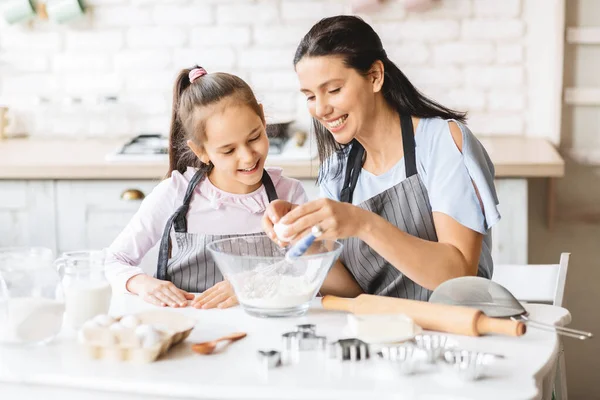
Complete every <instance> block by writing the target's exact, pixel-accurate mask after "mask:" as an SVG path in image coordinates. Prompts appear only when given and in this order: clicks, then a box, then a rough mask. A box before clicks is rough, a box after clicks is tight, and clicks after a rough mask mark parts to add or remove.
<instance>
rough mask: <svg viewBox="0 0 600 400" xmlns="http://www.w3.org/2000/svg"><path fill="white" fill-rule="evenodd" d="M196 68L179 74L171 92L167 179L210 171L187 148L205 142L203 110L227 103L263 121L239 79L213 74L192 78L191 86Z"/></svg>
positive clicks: (249, 94)
mask: <svg viewBox="0 0 600 400" xmlns="http://www.w3.org/2000/svg"><path fill="white" fill-rule="evenodd" d="M197 68H201V67H198V66H196V67H194V68H190V69H183V70H181V72H180V73H179V75H178V76H177V80H176V81H175V87H174V88H173V111H172V114H171V129H170V134H169V172H168V173H167V177H170V176H171V174H172V173H173V171H179V172H181V173H184V172H185V170H186V169H187V167H188V166H191V167H195V168H200V169H204V170H205V171H206V173H208V172H210V170H211V169H212V163H210V162H209V163H208V164H204V163H203V162H202V161H200V160H199V159H198V157H197V156H196V155H195V154H194V153H193V152H192V151H191V149H190V148H189V146H188V145H187V141H188V140H192V141H194V142H196V143H197V144H198V145H202V142H203V140H204V139H205V138H206V132H205V127H206V115H205V113H204V112H203V111H204V110H203V109H204V108H205V107H207V106H210V105H215V104H217V103H218V102H220V101H221V100H224V99H228V100H231V101H232V102H234V104H235V103H237V104H244V105H247V106H249V107H250V108H251V109H252V110H254V111H255V112H256V114H257V115H258V116H260V117H261V119H263V121H264V116H263V113H262V109H261V107H260V105H259V104H258V101H257V100H256V97H255V96H254V92H253V91H252V89H251V88H250V86H248V84H247V83H246V82H244V80H243V79H241V78H239V77H237V76H235V75H231V74H227V73H224V72H216V73H212V74H205V75H201V76H199V77H197V78H195V77H193V82H190V72H191V71H193V70H196V69H197ZM204 73H205V72H204Z"/></svg>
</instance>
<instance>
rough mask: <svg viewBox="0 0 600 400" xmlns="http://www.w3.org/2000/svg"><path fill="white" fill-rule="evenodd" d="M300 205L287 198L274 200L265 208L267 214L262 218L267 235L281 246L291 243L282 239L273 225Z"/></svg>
mask: <svg viewBox="0 0 600 400" xmlns="http://www.w3.org/2000/svg"><path fill="white" fill-rule="evenodd" d="M296 207H298V206H297V205H296V204H292V203H290V202H289V201H285V200H274V201H272V202H271V203H270V204H269V205H268V206H267V209H266V210H265V214H264V215H263V218H262V227H263V230H264V231H265V233H266V234H267V236H269V238H270V239H271V240H272V241H274V242H275V243H277V244H278V245H279V246H281V247H285V246H287V245H288V244H289V243H288V242H286V241H283V240H280V239H279V238H278V237H277V234H276V233H275V229H274V228H273V226H274V225H275V224H276V223H277V222H279V220H281V218H282V217H283V216H284V215H286V214H287V213H289V212H290V211H291V210H293V209H294V208H296Z"/></svg>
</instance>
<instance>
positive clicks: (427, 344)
mask: <svg viewBox="0 0 600 400" xmlns="http://www.w3.org/2000/svg"><path fill="white" fill-rule="evenodd" d="M414 343H415V344H416V346H417V347H418V348H419V349H422V350H425V352H427V362H429V363H431V364H433V363H435V362H436V361H437V360H438V359H440V358H441V357H442V355H443V354H444V352H445V351H446V350H449V349H451V348H452V347H454V343H453V342H452V341H451V340H450V339H449V338H448V336H445V335H435V334H422V335H417V336H415V338H414Z"/></svg>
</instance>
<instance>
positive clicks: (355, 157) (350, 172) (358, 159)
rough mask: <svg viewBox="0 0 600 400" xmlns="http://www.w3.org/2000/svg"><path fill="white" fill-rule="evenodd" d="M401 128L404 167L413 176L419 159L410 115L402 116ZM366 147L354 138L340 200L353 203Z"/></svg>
mask: <svg viewBox="0 0 600 400" xmlns="http://www.w3.org/2000/svg"><path fill="white" fill-rule="evenodd" d="M400 128H401V130H402V148H403V150H404V167H405V169H406V177H407V178H408V177H411V176H413V175H416V174H417V159H416V151H415V146H416V145H415V132H414V128H413V123H412V118H411V116H410V115H401V116H400ZM364 155H365V149H364V147H363V146H362V145H361V144H360V143H359V142H358V140H356V139H353V140H352V148H351V149H350V154H348V160H347V162H346V176H345V177H344V185H343V186H342V190H341V192H340V201H342V202H345V203H352V195H353V194H354V189H355V188H356V183H357V182H358V176H359V175H360V171H361V169H362V166H363V163H364Z"/></svg>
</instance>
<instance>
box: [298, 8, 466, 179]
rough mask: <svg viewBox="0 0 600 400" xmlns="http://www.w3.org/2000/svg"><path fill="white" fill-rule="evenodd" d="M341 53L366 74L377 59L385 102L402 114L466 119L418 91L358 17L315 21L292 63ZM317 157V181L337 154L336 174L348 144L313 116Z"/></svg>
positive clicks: (360, 71) (359, 70)
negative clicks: (343, 143)
mask: <svg viewBox="0 0 600 400" xmlns="http://www.w3.org/2000/svg"><path fill="white" fill-rule="evenodd" d="M333 55H336V56H341V57H342V58H343V60H344V63H345V64H346V66H347V67H349V68H353V69H355V70H356V71H358V72H359V73H360V74H362V75H366V74H367V73H368V72H369V70H370V69H371V67H372V66H373V63H374V62H375V61H377V60H380V61H381V62H382V63H383V66H384V71H385V75H384V80H383V87H382V94H383V97H384V98H385V100H386V102H387V103H388V104H389V105H390V106H391V107H392V108H394V109H395V110H397V111H398V114H401V115H412V116H416V117H419V118H434V117H440V118H443V119H455V120H458V121H461V122H465V120H466V115H467V114H466V113H462V112H458V111H454V110H451V109H449V108H447V107H444V106H442V105H440V104H438V103H436V102H435V101H433V100H431V99H428V98H427V97H426V96H425V95H423V94H422V93H420V92H419V91H418V90H417V89H416V88H415V87H414V86H413V84H412V83H410V81H409V80H408V78H406V76H405V75H404V74H403V73H402V71H400V69H399V68H398V67H397V66H396V64H394V63H393V62H392V61H391V60H390V59H389V58H388V57H387V54H386V52H385V50H384V49H383V45H382V43H381V39H380V38H379V36H378V35H377V33H376V32H375V31H374V30H373V28H371V26H370V25H369V24H367V23H366V22H365V21H363V20H362V19H361V18H359V17H355V16H348V15H339V16H335V17H330V18H324V19H322V20H321V21H319V22H317V23H316V24H315V25H314V26H313V27H312V28H311V29H310V31H308V33H307V34H306V35H305V36H304V38H302V41H301V42H300V44H299V45H298V48H297V49H296V55H295V56H294V66H296V64H298V62H299V61H300V60H302V58H303V57H305V56H306V57H319V56H333ZM313 129H314V131H315V134H316V139H317V147H318V150H319V160H320V162H321V165H322V166H323V168H322V169H321V171H320V173H319V182H320V181H322V179H323V178H324V176H326V175H327V172H328V169H329V165H327V164H328V163H329V160H330V157H331V156H332V155H333V154H337V159H338V161H339V162H338V168H337V171H336V174H335V176H336V177H337V176H339V174H340V173H341V171H342V168H343V162H342V161H343V160H344V157H345V149H346V148H347V146H348V145H342V144H340V143H337V142H336V141H335V140H334V138H333V135H331V134H330V133H329V132H328V131H327V129H326V128H325V127H324V126H323V125H322V124H321V123H320V122H319V121H317V120H316V119H314V118H313Z"/></svg>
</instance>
